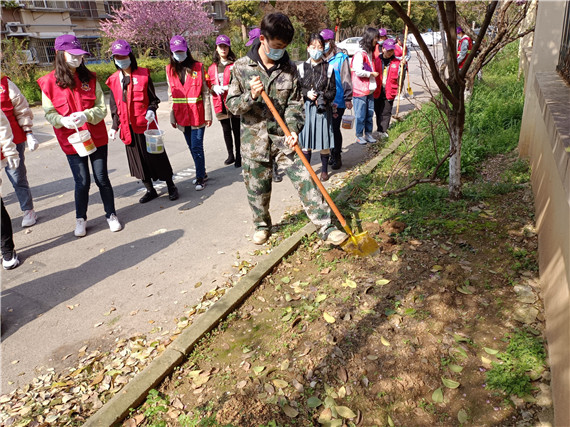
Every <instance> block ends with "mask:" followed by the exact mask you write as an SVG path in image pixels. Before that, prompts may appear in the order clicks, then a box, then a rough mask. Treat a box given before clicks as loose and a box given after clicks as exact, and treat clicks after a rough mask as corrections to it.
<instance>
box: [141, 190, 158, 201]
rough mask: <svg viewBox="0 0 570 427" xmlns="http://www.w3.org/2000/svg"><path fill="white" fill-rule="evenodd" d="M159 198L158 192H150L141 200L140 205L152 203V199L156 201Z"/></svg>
mask: <svg viewBox="0 0 570 427" xmlns="http://www.w3.org/2000/svg"><path fill="white" fill-rule="evenodd" d="M157 197H158V193H157V192H156V190H152V191H148V190H147V192H146V193H145V194H144V196H142V197H141V198H140V199H139V203H146V202H150V201H151V200H152V199H156V198H157Z"/></svg>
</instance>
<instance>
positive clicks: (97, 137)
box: [38, 71, 109, 154]
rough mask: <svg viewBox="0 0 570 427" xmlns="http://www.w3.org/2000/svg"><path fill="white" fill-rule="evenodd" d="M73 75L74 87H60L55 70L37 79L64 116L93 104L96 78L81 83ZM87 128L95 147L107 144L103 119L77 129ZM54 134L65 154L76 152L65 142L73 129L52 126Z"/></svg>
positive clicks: (57, 109)
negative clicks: (56, 80) (56, 81)
mask: <svg viewBox="0 0 570 427" xmlns="http://www.w3.org/2000/svg"><path fill="white" fill-rule="evenodd" d="M74 76H75V88H74V89H70V88H61V87H59V86H58V85H57V84H56V83H55V71H52V72H50V73H49V74H46V75H45V76H43V77H40V78H39V79H38V85H40V89H41V90H42V92H43V93H45V94H46V96H47V97H48V98H49V100H50V101H51V103H52V104H53V106H54V108H55V110H56V111H57V112H58V114H61V115H62V116H64V117H67V116H69V115H70V114H71V113H75V112H80V111H84V110H88V109H90V108H93V107H94V106H95V100H96V97H97V96H96V95H95V84H96V83H97V80H96V78H95V77H93V78H92V79H91V80H89V82H87V83H81V81H80V80H79V78H78V77H77V73H75V74H74ZM84 129H85V130H88V131H89V132H90V133H91V138H92V139H93V142H94V143H95V146H96V147H101V146H103V145H107V143H108V142H109V138H108V137H107V128H106V127H105V120H101V121H100V122H99V123H97V124H96V125H92V124H90V123H85V124H84V125H83V126H81V127H80V128H79V130H84ZM53 130H54V132H55V136H56V138H57V141H58V142H59V145H60V147H61V149H62V150H63V152H64V153H65V154H77V152H76V151H75V148H73V146H72V145H71V144H70V143H69V142H67V138H68V137H69V136H70V135H71V134H73V133H75V129H67V128H65V127H61V128H59V129H56V128H55V127H54V128H53Z"/></svg>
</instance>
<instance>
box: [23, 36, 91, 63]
mask: <svg viewBox="0 0 570 427" xmlns="http://www.w3.org/2000/svg"><path fill="white" fill-rule="evenodd" d="M79 41H80V42H81V48H82V49H84V50H86V51H87V52H89V53H90V55H89V56H85V62H99V61H100V60H101V59H102V56H101V43H100V41H99V40H98V39H81V38H80V39H79ZM54 43H55V39H36V38H30V41H29V50H30V51H31V52H32V55H33V58H34V60H36V61H38V64H39V65H44V66H45V65H49V64H52V63H53V61H54V60H55V49H54V47H53V46H54Z"/></svg>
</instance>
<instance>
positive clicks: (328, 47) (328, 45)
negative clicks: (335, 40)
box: [325, 43, 331, 52]
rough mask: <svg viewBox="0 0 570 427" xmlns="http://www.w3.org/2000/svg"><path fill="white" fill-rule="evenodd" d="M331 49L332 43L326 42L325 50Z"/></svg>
mask: <svg viewBox="0 0 570 427" xmlns="http://www.w3.org/2000/svg"><path fill="white" fill-rule="evenodd" d="M330 49H331V44H330V43H325V52H328V51H329V50H330Z"/></svg>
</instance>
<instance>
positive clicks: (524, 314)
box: [513, 306, 538, 324]
mask: <svg viewBox="0 0 570 427" xmlns="http://www.w3.org/2000/svg"><path fill="white" fill-rule="evenodd" d="M537 314H538V310H537V309H536V308H534V307H528V306H525V307H519V308H517V309H516V310H515V313H514V315H513V317H514V318H515V319H516V320H518V321H519V322H522V323H525V324H529V323H532V322H534V321H535V319H536V315H537Z"/></svg>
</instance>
